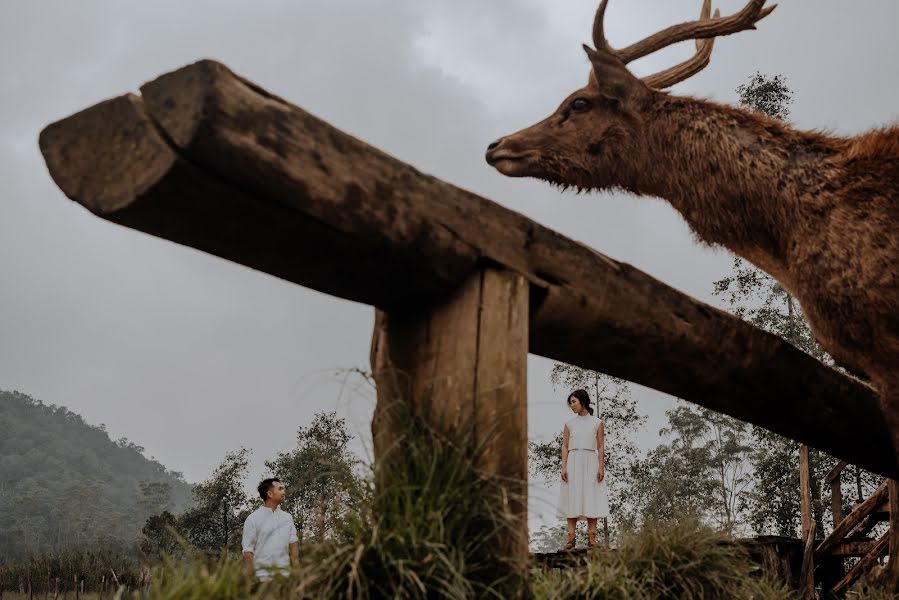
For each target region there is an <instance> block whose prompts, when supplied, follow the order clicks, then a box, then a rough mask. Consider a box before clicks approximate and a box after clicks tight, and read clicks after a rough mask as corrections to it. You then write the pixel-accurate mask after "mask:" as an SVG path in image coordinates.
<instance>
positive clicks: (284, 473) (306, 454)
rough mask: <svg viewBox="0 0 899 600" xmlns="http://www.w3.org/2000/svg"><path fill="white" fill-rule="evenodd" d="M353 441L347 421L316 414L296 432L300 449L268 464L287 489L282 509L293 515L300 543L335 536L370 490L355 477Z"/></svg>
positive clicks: (355, 462)
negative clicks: (346, 518) (311, 538)
mask: <svg viewBox="0 0 899 600" xmlns="http://www.w3.org/2000/svg"><path fill="white" fill-rule="evenodd" d="M351 440H352V436H351V435H350V434H349V433H347V429H346V421H345V420H344V419H341V418H338V417H337V414H336V413H334V412H328V413H318V414H316V415H315V417H314V418H313V420H312V423H311V424H310V425H309V426H308V427H301V428H300V429H299V431H298V432H297V447H296V449H294V450H292V451H291V452H287V453H282V454H279V455H278V457H277V458H276V459H275V460H271V461H266V463H265V465H266V467H267V468H268V469H269V470H270V471H272V473H273V474H274V476H276V477H278V478H279V479H281V481H282V482H283V483H284V485H285V488H286V490H287V499H286V500H285V502H284V504H283V505H282V506H281V508H282V509H283V510H286V511H288V512H289V513H290V514H291V515H292V516H293V519H294V522H295V523H296V526H297V532H298V534H299V537H300V540H301V541H302V540H304V539H306V538H307V537H313V538H316V539H318V540H320V541H321V540H324V539H325V538H328V537H333V536H334V535H335V534H336V532H338V531H339V524H340V521H341V520H342V518H343V516H344V514H346V512H347V510H349V509H350V508H352V507H353V505H354V503H355V502H356V501H357V500H358V499H359V498H360V497H361V496H362V493H361V492H362V491H363V490H365V489H366V488H365V486H364V485H363V482H362V481H361V479H360V478H359V476H358V475H357V474H356V470H357V468H358V466H359V464H360V461H359V459H358V458H356V457H355V456H354V455H353V454H352V452H351V451H350V450H349V448H348V444H349V443H350V441H351Z"/></svg>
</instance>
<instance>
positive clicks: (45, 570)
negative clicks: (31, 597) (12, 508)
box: [0, 550, 141, 597]
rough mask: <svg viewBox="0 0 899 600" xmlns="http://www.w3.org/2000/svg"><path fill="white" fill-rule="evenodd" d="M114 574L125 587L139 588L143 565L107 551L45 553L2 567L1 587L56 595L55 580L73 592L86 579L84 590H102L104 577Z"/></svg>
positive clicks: (0, 575) (0, 574) (131, 558)
mask: <svg viewBox="0 0 899 600" xmlns="http://www.w3.org/2000/svg"><path fill="white" fill-rule="evenodd" d="M113 572H115V574H116V577H117V578H118V580H119V582H120V583H122V584H123V585H125V584H127V585H132V586H133V585H136V584H137V582H138V581H139V579H140V573H141V567H140V563H139V562H138V561H137V560H136V559H135V558H133V557H131V556H128V555H125V554H122V553H117V552H107V551H103V550H100V551H86V550H80V551H79V550H72V551H66V552H58V553H52V552H51V553H44V554H37V555H34V556H31V557H29V558H27V559H22V560H17V561H14V562H8V563H5V564H2V565H0V587H2V589H3V590H6V591H9V590H20V589H25V590H27V589H28V585H29V581H30V585H31V589H32V591H33V592H35V593H36V594H41V596H42V597H43V594H44V593H46V592H53V591H54V590H55V589H56V578H59V581H60V583H59V587H60V590H62V589H63V586H65V588H66V589H72V585H73V581H74V580H77V581H79V582H80V581H81V580H82V579H83V580H84V588H85V590H92V591H93V590H99V589H100V583H101V581H102V580H103V578H104V577H105V578H106V580H107V581H110V580H111V576H112V573H113Z"/></svg>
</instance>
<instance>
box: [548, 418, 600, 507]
mask: <svg viewBox="0 0 899 600" xmlns="http://www.w3.org/2000/svg"><path fill="white" fill-rule="evenodd" d="M600 423H601V421H600V420H599V419H598V418H596V417H594V416H593V415H584V416H583V417H582V416H576V417H574V418H572V419H571V420H570V421H568V422H567V423H566V424H565V425H566V426H567V427H568V483H566V482H564V481H563V482H562V483H561V487H560V489H559V510H558V517H559V518H562V519H575V518H576V519H596V518H602V517H607V516H609V492H608V486H607V485H606V480H605V478H603V480H602V482H599V481H596V474H597V473H598V472H599V454H598V453H597V451H596V430H597V429H599V425H600Z"/></svg>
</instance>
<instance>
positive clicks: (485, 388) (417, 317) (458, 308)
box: [371, 267, 529, 576]
mask: <svg viewBox="0 0 899 600" xmlns="http://www.w3.org/2000/svg"><path fill="white" fill-rule="evenodd" d="M528 302H529V284H528V282H527V280H525V279H524V278H523V277H521V276H520V275H518V274H516V273H513V272H511V271H507V270H503V269H500V268H493V267H485V268H481V269H478V270H476V271H474V272H473V273H472V275H471V276H469V277H468V278H467V279H466V280H465V281H464V282H463V283H462V285H460V286H459V287H458V288H456V290H454V291H453V292H452V293H451V294H449V295H448V296H447V297H446V298H444V299H442V300H441V301H439V302H437V303H434V304H427V303H422V304H421V305H418V306H414V307H408V306H407V307H397V308H395V309H391V310H388V311H380V310H379V311H377V313H376V318H375V331H374V335H373V338H372V351H371V362H372V371H373V373H374V376H375V381H376V383H377V388H378V403H377V407H376V409H375V415H374V419H373V421H372V435H373V438H374V451H375V460H376V461H378V460H381V459H384V458H385V456H388V453H389V452H390V451H391V448H392V447H393V446H394V444H396V443H397V441H398V440H400V439H401V436H402V435H403V431H402V429H401V423H397V422H396V421H395V420H394V416H395V415H396V414H397V404H396V403H398V402H401V403H407V405H408V407H411V409H412V410H413V411H416V412H418V413H419V414H421V415H422V416H423V417H425V418H426V419H427V421H428V422H429V423H430V425H431V426H433V427H434V428H435V429H437V430H438V431H448V430H451V429H453V428H457V427H459V426H465V425H468V424H473V426H474V439H473V440H472V443H474V444H476V445H481V444H484V445H485V451H484V452H483V454H482V455H481V461H480V464H478V465H477V466H478V467H479V468H481V469H483V470H484V471H485V472H486V473H489V474H495V475H499V476H500V477H501V478H502V482H503V483H502V484H501V485H503V486H505V487H506V490H507V491H508V492H509V493H508V497H509V498H510V502H511V506H510V508H511V509H512V510H513V511H514V512H515V513H516V514H517V515H518V522H519V527H518V531H517V535H515V536H512V537H513V539H506V540H498V545H497V554H498V555H506V556H508V557H512V558H513V559H514V561H513V562H514V565H515V566H513V568H516V567H517V569H518V570H519V571H520V572H521V574H522V576H524V574H525V573H526V568H527V557H528V550H527V353H528ZM400 414H401V413H400Z"/></svg>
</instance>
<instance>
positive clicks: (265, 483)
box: [256, 477, 281, 501]
mask: <svg viewBox="0 0 899 600" xmlns="http://www.w3.org/2000/svg"><path fill="white" fill-rule="evenodd" d="M276 481H277V482H278V483H281V480H280V479H278V478H277V477H271V478H269V479H263V480H262V483H260V484H259V487H257V488H256V490H257V491H258V492H259V496H260V497H261V498H262V500H263V501H264V500H265V499H266V498H268V491H269V490H270V489H272V485H274V483H275V482H276Z"/></svg>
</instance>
